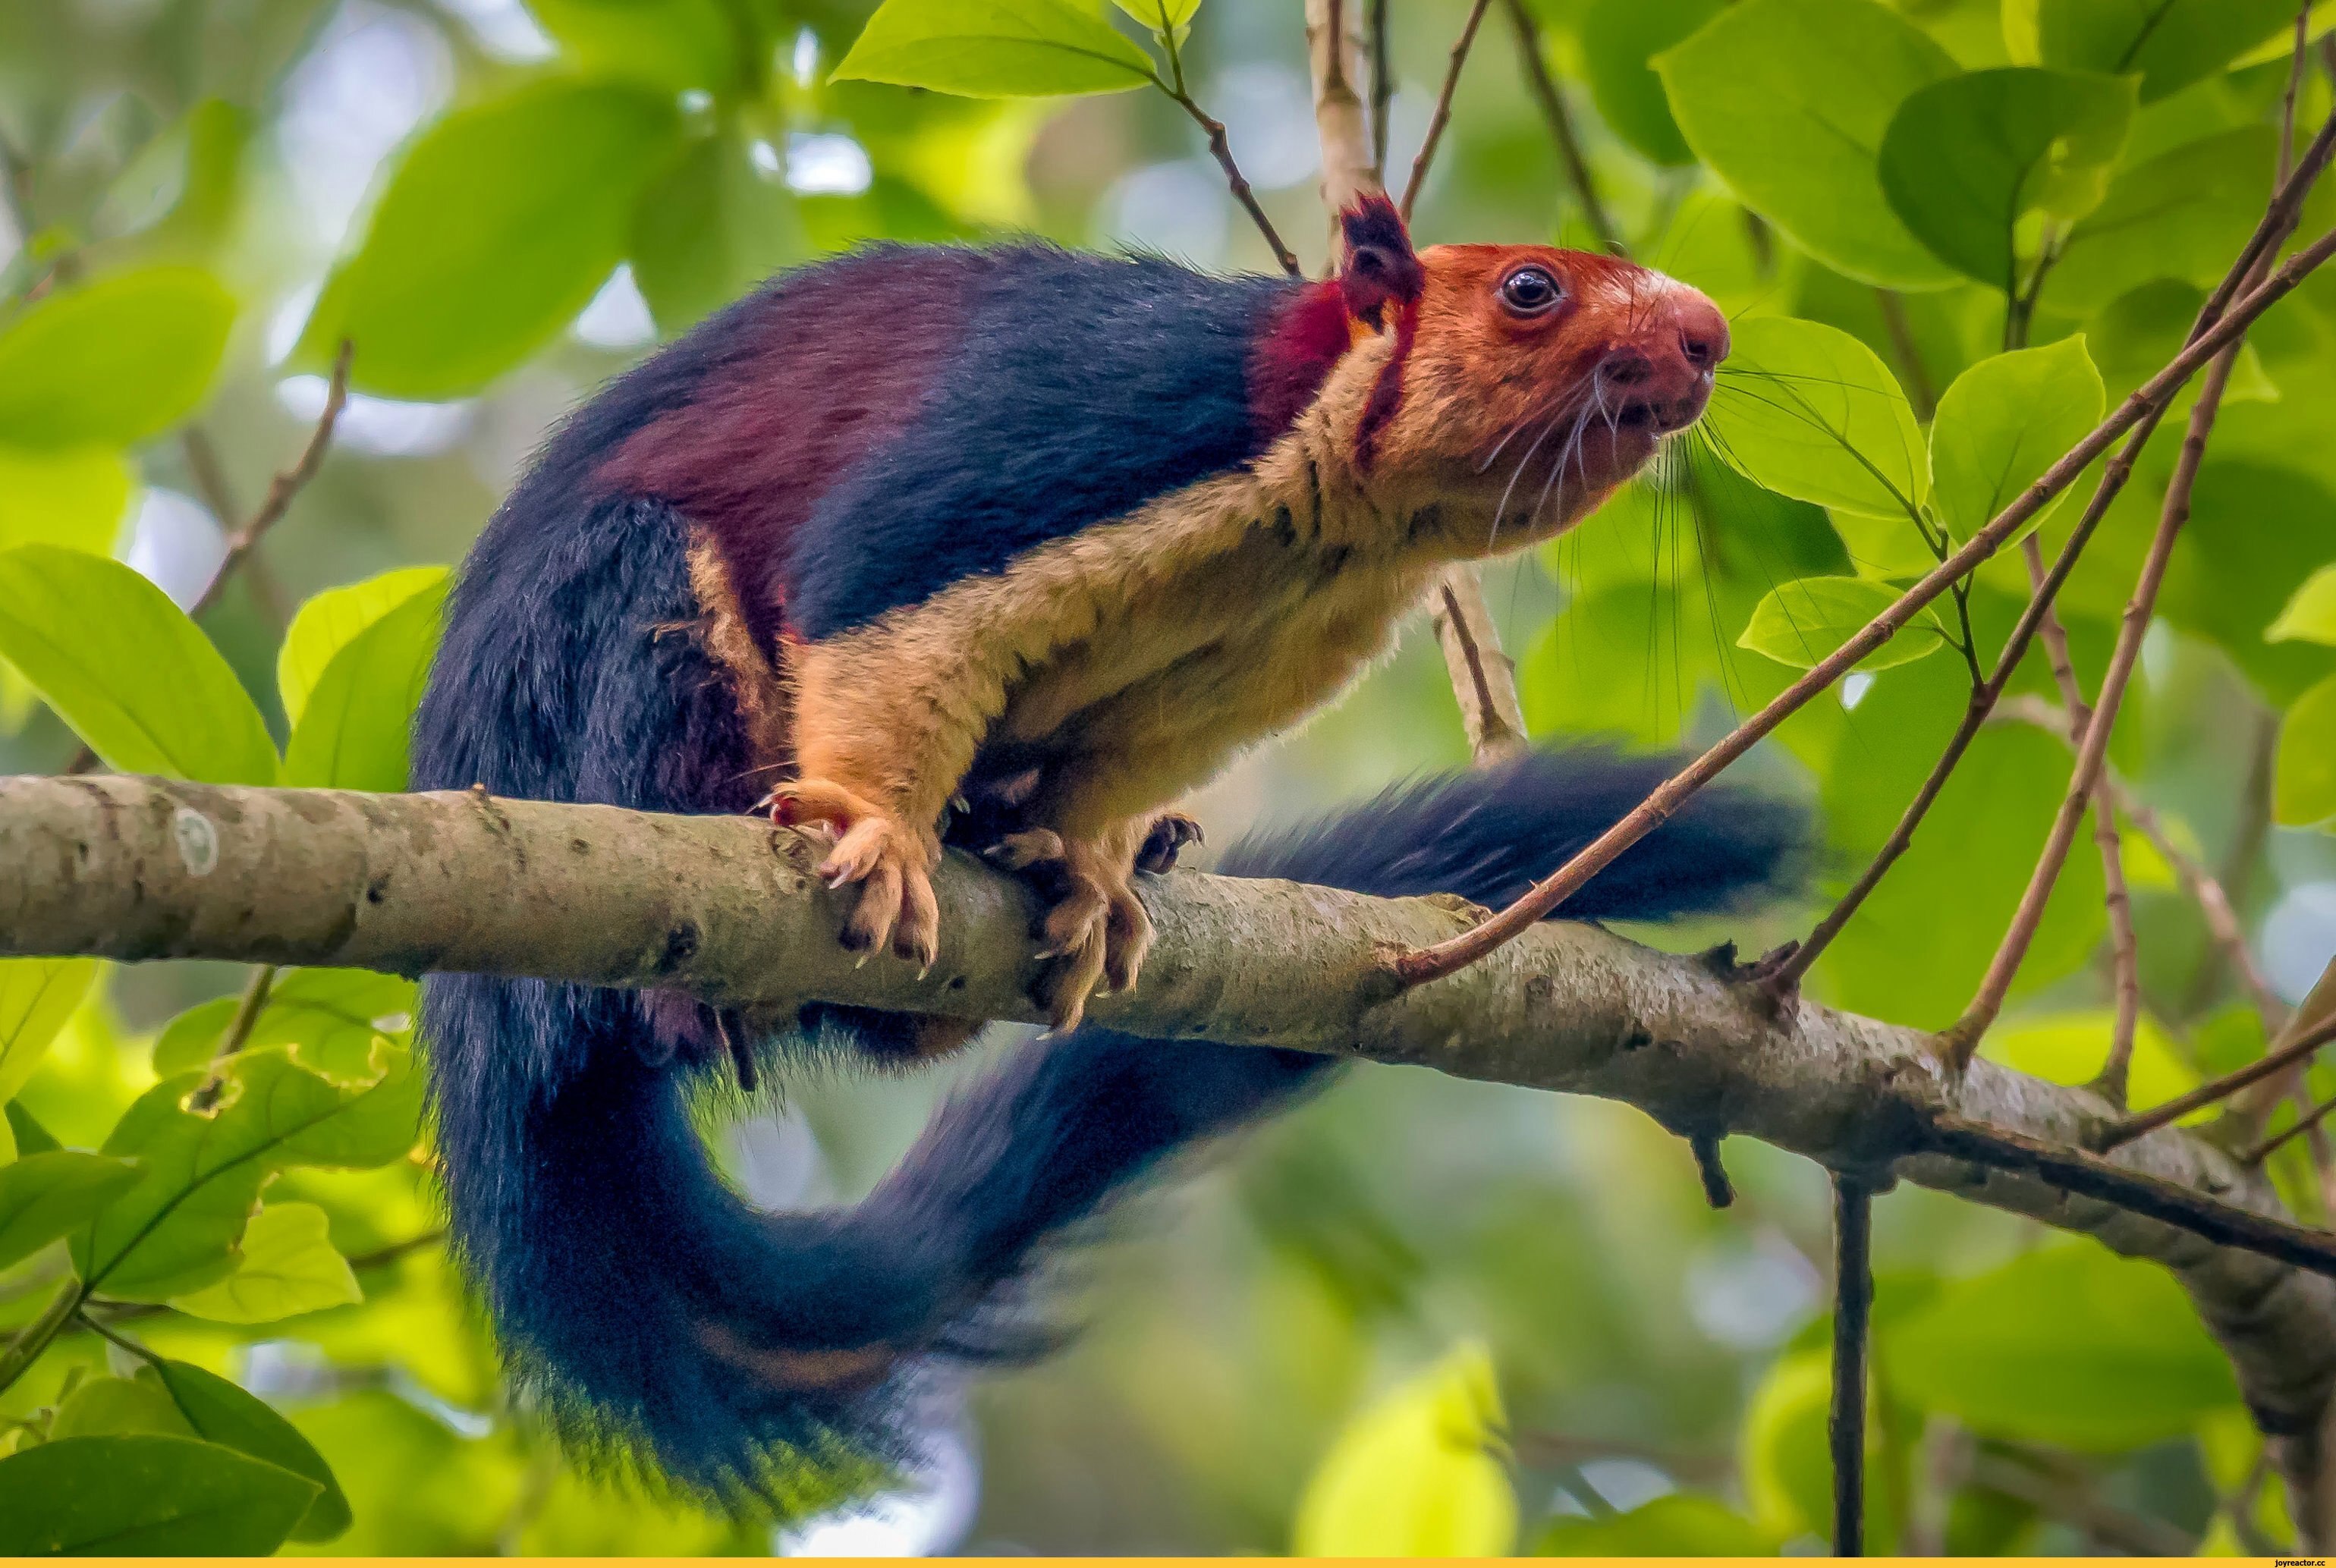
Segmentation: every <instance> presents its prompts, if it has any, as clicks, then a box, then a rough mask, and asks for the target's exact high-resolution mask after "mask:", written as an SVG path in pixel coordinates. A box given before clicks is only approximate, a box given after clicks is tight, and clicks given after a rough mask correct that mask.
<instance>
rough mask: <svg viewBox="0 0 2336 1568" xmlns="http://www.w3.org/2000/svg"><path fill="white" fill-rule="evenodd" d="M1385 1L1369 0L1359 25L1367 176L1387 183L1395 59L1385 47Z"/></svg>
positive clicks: (1387, 1)
mask: <svg viewBox="0 0 2336 1568" xmlns="http://www.w3.org/2000/svg"><path fill="white" fill-rule="evenodd" d="M1388 4H1389V0H1370V3H1369V8H1368V12H1367V13H1366V15H1365V16H1364V23H1363V24H1364V25H1365V26H1366V27H1367V28H1368V29H1369V31H1370V35H1371V174H1372V177H1373V178H1375V179H1377V180H1378V182H1379V183H1380V184H1381V185H1385V184H1386V183H1387V132H1388V131H1389V129H1390V125H1389V122H1388V111H1389V109H1390V108H1391V107H1392V106H1393V105H1394V103H1395V56H1394V54H1391V53H1390V52H1389V51H1388V48H1387V6H1388Z"/></svg>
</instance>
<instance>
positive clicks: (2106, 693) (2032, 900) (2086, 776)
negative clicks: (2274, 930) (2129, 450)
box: [1939, 337, 2241, 1067]
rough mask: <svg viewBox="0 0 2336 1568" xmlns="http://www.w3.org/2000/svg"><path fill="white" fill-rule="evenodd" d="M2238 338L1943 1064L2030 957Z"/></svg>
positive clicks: (2197, 417)
mask: <svg viewBox="0 0 2336 1568" xmlns="http://www.w3.org/2000/svg"><path fill="white" fill-rule="evenodd" d="M2240 342H2241V339H2240V338H2237V337H2234V338H2233V339H2232V340H2231V342H2230V344H2229V345H2228V346H2225V347H2224V348H2223V349H2222V350H2221V351H2219V352H2218V353H2217V354H2216V355H2215V356H2214V363H2213V364H2212V365H2208V366H2207V368H2206V375H2205V382H2204V384H2203V385H2201V387H2200V389H2199V393H2198V401H2197V403H2196V404H2194V405H2193V406H2192V408H2191V410H2190V425H2189V428H2188V429H2187V430H2186V431H2185V432H2184V433H2183V437H2182V454H2181V456H2180V457H2179V458H2177V459H2176V460H2175V467H2174V477H2173V479H2172V480H2171V481H2169V482H2167V484H2166V502H2165V505H2164V508H2163V509H2162V510H2161V511H2160V512H2159V514H2158V522H2157V531H2156V533H2155V534H2154V535H2152V537H2151V539H2150V541H2149V553H2148V555H2147V556H2146V558H2144V560H2143V561H2142V567H2141V576H2140V579H2139V580H2138V581H2137V582H2136V584H2135V585H2134V590H2133V597H2132V598H2131V599H2127V601H2126V607H2125V616H2124V619H2123V624H2122V625H2120V626H2119V628H2117V647H2116V648H2115V649H2114V650H2113V651H2112V652H2111V653H2110V655H2109V667H2108V672H2107V674H2106V675H2104V676H2103V677H2101V695H2100V700H2099V701H2098V702H2097V703H2095V704H2094V705H2093V713H2092V716H2091V719H2090V722H2088V724H2087V725H2086V726H2085V738H2084V739H2083V741H2082V742H2080V743H2079V744H2078V747H2077V763H2076V767H2075V770H2074V771H2073V773H2072V774H2070V776H2069V779H2068V790H2067V793H2066V794H2063V795H2062V797H2061V801H2060V807H2059V813H2057V814H2056V815H2055V816H2054V817H2053V820H2052V828H2051V832H2050V833H2048V834H2047V835H2046V837H2045V840H2044V848H2043V852H2041V853H2040V854H2039V855H2038V856H2037V860H2036V869H2035V871H2034V872H2033V873H2031V874H2030V876H2029V880H2028V888H2027V891H2025V892H2024V893H2023V894H2022V895H2021V896H2020V908H2019V910H2018V911H2016V912H2015V913H2014V914H2013V916H2012V919H2011V925H2010V929H2008V930H2006V931H2005V932H2004V934H2003V940H2002V941H2001V943H2000V944H1999V945H1998V946H1997V948H1996V950H1995V957H1994V959H1992V960H1991V961H1990V963H1989V965H1988V969H1987V973H1986V975H1985V976H1984V977H1983V978H1982V979H1981V981H1980V987H1979V990H1978V992H1977V994H1976V995H1974V996H1973V997H1972V998H1971V1004H1970V1006H1968V1007H1967V1008H1964V1009H1963V1015H1962V1017H1961V1018H1958V1019H1956V1020H1955V1022H1954V1023H1953V1024H1952V1026H1950V1027H1948V1028H1947V1029H1946V1030H1945V1031H1944V1032H1943V1033H1942V1034H1941V1036H1940V1037H1939V1039H1940V1047H1941V1049H1942V1052H1943V1053H1944V1054H1945V1056H1946V1057H1947V1058H1948V1060H1949V1061H1951V1062H1952V1064H1953V1065H1954V1066H1957V1067H1961V1066H1964V1065H1965V1064H1967V1063H1969V1062H1970V1060H1971V1055H1972V1053H1973V1052H1975V1051H1977V1050H1978V1049H1979V1042H1980V1037H1981V1036H1982V1035H1984V1034H1986V1032H1987V1030H1988V1027H1989V1026H1990V1024H1992V1023H1994V1022H1995V1018H1996V1015H1997V1014H1998V1013H1999V1012H2000V1011H2002V1009H2003V1002H2004V998H2006V997H2007V996H2009V995H2010V991H2011V982H2012V981H2013V979H2016V978H2017V977H2018V975H2019V973H2020V964H2021V963H2022V962H2023V961H2024V960H2025V959H2027V957H2028V949H2029V944H2030V943H2031V942H2033V941H2034V940H2035V938H2036V932H2037V930H2038V929H2039V927H2041V926H2042V925H2043V923H2044V910H2045V906H2046V903H2047V901H2049V899H2050V898H2051V896H2052V887H2053V884H2054V883H2055V882H2056V881H2059V876H2060V868H2061V867H2062V866H2064V865H2065V864H2067V863H2068V850H2069V847H2070V845H2072V844H2073V843H2074V842H2076V836H2077V828H2078V823H2081V822H2082V821H2083V820H2084V814H2085V810H2086V807H2087V806H2088V804H2090V803H2091V801H2092V798H2093V786H2094V785H2095V784H2098V782H2099V780H2100V776H2101V767H2102V765H2103V763H2104V762H2106V761H2107V757H2108V748H2109V734H2110V732H2111V731H2112V730H2113V729H2115V728H2116V726H2117V710H2118V708H2119V707H2120V706H2122V705H2123V703H2124V701H2125V694H2126V688H2127V684H2128V683H2129V682H2130V681H2131V680H2132V677H2133V672H2134V668H2135V667H2136V665H2138V664H2139V663H2140V660H2141V639H2142V637H2143V635H2144V634H2145V633H2146V632H2147V631H2148V630H2149V623H2150V620H2151V618H2152V615H2153V612H2154V611H2155V610H2156V605H2157V593H2158V589H2160V587H2162V586H2163V585H2164V583H2165V581H2166V569H2167V568H2168V567H2169V566H2170V565H2172V563H2173V560H2174V545H2175V541H2176V540H2177V539H2178V538H2179V537H2180V536H2181V532H2182V528H2183V525H2184V524H2185V523H2186V522H2188V521H2190V492H2191V486H2192V484H2193V482H2195V480H2196V479H2197V477H2198V467H2199V464H2200V463H2201V462H2202V461H2203V460H2204V459H2205V453H2206V439H2207V437H2208V436H2209V435H2210V434H2211V433H2213V431H2214V415H2215V413H2216V411H2217V410H2218V409H2219V408H2220V407H2221V406H2222V401H2223V390H2224V387H2226V386H2228V385H2230V380H2231V369H2232V367H2233V365H2235V364H2236V363H2237V358H2238V351H2239V344H2240Z"/></svg>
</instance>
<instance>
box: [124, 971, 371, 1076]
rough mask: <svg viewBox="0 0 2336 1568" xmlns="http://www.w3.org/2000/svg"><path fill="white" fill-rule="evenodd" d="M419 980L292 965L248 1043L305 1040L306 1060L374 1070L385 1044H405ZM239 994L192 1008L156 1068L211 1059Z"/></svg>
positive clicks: (169, 1033) (327, 1067)
mask: <svg viewBox="0 0 2336 1568" xmlns="http://www.w3.org/2000/svg"><path fill="white" fill-rule="evenodd" d="M414 999H415V990H414V982H413V981H412V980H409V979H403V978H401V977H399V976H397V975H377V974H375V973H374V972H373V971H372V970H371V969H292V970H288V971H285V972H283V973H280V974H279V975H278V976H277V980H276V983H275V984H274V985H273V986H271V987H270V988H268V1001H267V1004H266V1005H265V1006H263V1007H262V1008H260V1009H259V1017H258V1018H256V1019H255V1020H253V1022H252V1026H251V1037H250V1038H248V1040H246V1041H245V1042H244V1045H245V1047H247V1048H248V1049H253V1050H260V1049H265V1048H266V1047H269V1046H298V1047H300V1048H301V1049H300V1057H301V1059H302V1060H303V1061H306V1062H307V1063H309V1064H310V1065H311V1066H316V1067H317V1068H318V1069H320V1070H322V1071H324V1072H327V1073H335V1074H338V1075H340V1076H358V1075H361V1074H363V1073H364V1072H365V1071H366V1070H367V1064H369V1063H370V1062H371V1061H372V1060H373V1053H374V1048H375V1046H376V1045H377V1044H378V1045H404V1044H405V1043H406V1040H407V1037H408V1036H409V1035H410V1034H411V1032H412V1030H413V1027H414ZM237 1000H238V998H234V997H217V998H212V999H211V1000H209V1001H208V1002H200V1003H198V1004H197V1005H195V1006H194V1007H191V1008H188V1009H187V1010H186V1011H185V1012H183V1013H180V1015H179V1016H178V1017H177V1018H172V1019H171V1020H170V1023H169V1024H168V1025H167V1026H166V1027H164V1028H163V1030H162V1033H161V1036H160V1037H157V1038H156V1039H155V1041H154V1072H155V1075H156V1076H159V1077H165V1078H167V1077H171V1076H176V1075H177V1074H180V1073H188V1072H192V1071H194V1070H195V1069H197V1068H198V1067H205V1066H209V1065H210V1060H211V1057H212V1056H213V1055H214V1054H215V1053H216V1052H217V1051H218V1049H219V1037H221V1036H222V1035H223V1034H225V1033H226V1031H227V1027H228V1023H229V1020H230V1019H232V1018H234V1017H235V1010H236V1004H237Z"/></svg>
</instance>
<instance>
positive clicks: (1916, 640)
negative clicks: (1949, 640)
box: [1736, 577, 1947, 670]
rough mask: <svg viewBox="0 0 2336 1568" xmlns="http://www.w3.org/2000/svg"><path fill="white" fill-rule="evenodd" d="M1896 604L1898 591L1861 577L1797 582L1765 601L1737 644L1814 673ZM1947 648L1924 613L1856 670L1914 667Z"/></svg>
mask: <svg viewBox="0 0 2336 1568" xmlns="http://www.w3.org/2000/svg"><path fill="white" fill-rule="evenodd" d="M1897 600H1898V595H1897V594H1896V593H1895V592H1894V591H1893V590H1892V589H1887V588H1884V587H1883V585H1882V584H1880V583H1878V582H1870V581H1868V580H1866V579H1864V578H1862V577H1804V578H1796V579H1794V580H1793V581H1791V582H1788V583H1786V584H1784V585H1783V586H1782V587H1779V588H1776V589H1772V590H1771V591H1770V592H1769V594H1768V596H1767V598H1766V599H1762V600H1761V601H1760V604H1759V607H1758V608H1757V609H1755V610H1753V612H1752V622H1751V624H1750V625H1749V626H1747V627H1746V628H1744V635H1743V636H1742V637H1740V638H1737V639H1736V642H1737V647H1738V648H1750V649H1751V650H1752V651H1753V652H1755V653H1763V654H1766V655H1767V656H1768V657H1770V658H1773V659H1775V660H1776V662H1777V663H1778V664H1788V665H1791V666H1792V667H1794V668H1795V669H1810V668H1813V667H1815V666H1816V665H1817V664H1818V663H1820V662H1821V661H1823V660H1824V659H1825V657H1828V656H1829V655H1831V654H1832V653H1833V652H1834V650H1835V649H1836V648H1840V647H1841V645H1842V644H1844V643H1845V642H1847V641H1848V640H1849V639H1850V638H1853V637H1854V636H1856V635H1857V634H1858V633H1859V632H1861V631H1863V630H1864V629H1865V628H1866V626H1867V624H1868V623H1870V622H1871V621H1872V620H1873V619H1874V617H1876V616H1878V615H1880V614H1881V613H1882V612H1883V610H1885V609H1889V608H1890V607H1891V606H1892V605H1893V604H1894V603H1896V602H1897ZM1946 646H1947V644H1946V638H1945V634H1944V633H1943V632H1942V631H1941V630H1940V628H1939V624H1938V622H1937V620H1936V619H1934V618H1932V616H1931V615H1930V613H1929V612H1928V611H1925V612H1923V613H1922V615H1920V616H1918V617H1916V618H1914V619H1913V620H1912V621H1910V622H1908V623H1907V624H1906V626H1905V627H1904V628H1903V629H1901V630H1900V631H1899V632H1898V634H1897V635H1896V636H1894V637H1893V638H1891V639H1890V640H1889V641H1887V642H1885V643H1883V645H1882V646H1881V647H1880V648H1875V649H1874V651H1873V652H1872V653H1870V654H1867V655H1866V656H1865V657H1864V658H1862V659H1859V660H1858V661H1857V665H1856V667H1857V668H1859V669H1862V670H1877V669H1888V668H1890V667H1893V666H1894V665H1902V664H1912V663H1913V662H1914V661H1915V660H1916V659H1918V658H1926V657H1929V656H1930V655H1932V654H1934V653H1936V652H1938V651H1939V650H1940V649H1941V648H1944V647H1946Z"/></svg>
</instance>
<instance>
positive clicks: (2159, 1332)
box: [1881, 1242, 2239, 1453]
mask: <svg viewBox="0 0 2336 1568" xmlns="http://www.w3.org/2000/svg"><path fill="white" fill-rule="evenodd" d="M1881 1350H1882V1357H1883V1364H1884V1365H1885V1367H1886V1368H1887V1369H1888V1375H1889V1378H1890V1382H1891V1387H1892V1388H1893V1389H1894V1390H1895V1391H1896V1392H1897V1393H1898V1394H1899V1395H1901V1396H1902V1397H1903V1398H1907V1399H1910V1400H1912V1401H1913V1403H1914V1404H1916V1405H1917V1406H1919V1407H1922V1408H1923V1409H1926V1410H1932V1411H1937V1412H1940V1413H1942V1414H1945V1415H1950V1416H1953V1417H1957V1418H1958V1419H1960V1420H1961V1421H1962V1422H1963V1423H1964V1424H1965V1425H1967V1426H1969V1427H1971V1429H1972V1430H1973V1431H1975V1432H1977V1433H1979V1434H1981V1436H1983V1437H2000V1438H2006V1439H2010V1440H2013V1441H2024V1442H2032V1443H2053V1444H2059V1445H2063V1446H2068V1447H2072V1448H2085V1449H2091V1450H2096V1451H2099V1452H2103V1453H2111V1452H2118V1451H2122V1450H2125V1449H2130V1448H2138V1447H2142V1446H2146V1445H2147V1444H2150V1443H2155V1442H2159V1441H2163V1440H2164V1439H2166V1438H2170V1437H2180V1436H2182V1435H2183V1434H2185V1433H2186V1432H2188V1431H2189V1430H2190V1429H2191V1428H2192V1427H2194V1426H2195V1425H2196V1423H2197V1421H2198V1419H2199V1417H2202V1416H2205V1415H2206V1414H2207V1413H2208V1412H2210V1411H2214V1410H2219V1409H2222V1408H2224V1407H2227V1406H2230V1405H2233V1404H2234V1403H2236V1402H2237V1400H2238V1398H2239V1390H2238V1386H2237V1384H2236V1382H2235V1381H2234V1379H2233V1378H2232V1376H2231V1367H2230V1362H2229V1361H2228V1360H2227V1359H2224V1355H2223V1353H2222V1352H2221V1351H2220V1350H2219V1349H2216V1348H2215V1346H2214V1340H2213V1339H2210V1338H2209V1337H2208V1336H2207V1333H2206V1330H2205V1328H2203V1327H2202V1326H2201V1325H2200V1324H2199V1321H2198V1315H2197V1313H2196V1312H2195V1310H2193V1309H2192V1307H2191V1305H2190V1302H2189V1300H2188V1298H2186V1297H2185V1296H2184V1294H2183V1293H2182V1287H2181V1286H2180V1285H2178V1284H2176V1283H2175V1281H2174V1278H2173V1276H2171V1275H2170V1274H2168V1273H2166V1271H2165V1270H2164V1269H2162V1268H2159V1267H2158V1266H2156V1264H2153V1263H2144V1262H2137V1261H2133V1260H2131V1259H2127V1258H2119V1257H2117V1255H2116V1254H2114V1253H2112V1252H2110V1251H2107V1249H2105V1248H2103V1247H2101V1246H2098V1244H2096V1243H2093V1242H2072V1243H2066V1244H2057V1245H2051V1246H2047V1247H2043V1248H2039V1250H2038V1251H2032V1252H2029V1253H2027V1254H2026V1255H2024V1256H2022V1257H2020V1258H2018V1259H2015V1260H2014V1261H2011V1262H2010V1263H2007V1264H2005V1265H2004V1266H2003V1267H2001V1268H2000V1269H1997V1270H1994V1271H1991V1272H1990V1273H1985V1274H1981V1275H1977V1276H1974V1277H1972V1278H1970V1279H1965V1280H1958V1281H1952V1282H1950V1283H1949V1284H1947V1285H1946V1286H1945V1287H1944V1288H1943V1289H1942V1290H1940V1291H1939V1293H1938V1295H1937V1296H1936V1297H1935V1298H1933V1299H1932V1301H1931V1302H1930V1304H1929V1305H1928V1306H1927V1307H1925V1308H1924V1309H1923V1310H1921V1311H1919V1312H1917V1313H1915V1314H1914V1315H1913V1316H1912V1317H1911V1318H1909V1319H1907V1320H1903V1321H1902V1322H1899V1323H1896V1324H1893V1325H1892V1326H1891V1327H1890V1328H1889V1329H1887V1330H1886V1331H1885V1332H1884V1333H1883V1335H1882V1344H1881Z"/></svg>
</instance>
